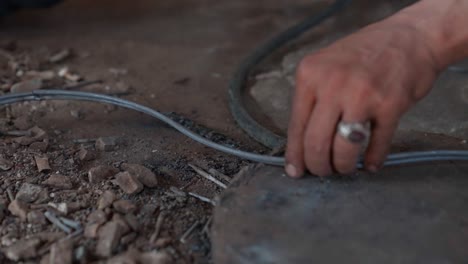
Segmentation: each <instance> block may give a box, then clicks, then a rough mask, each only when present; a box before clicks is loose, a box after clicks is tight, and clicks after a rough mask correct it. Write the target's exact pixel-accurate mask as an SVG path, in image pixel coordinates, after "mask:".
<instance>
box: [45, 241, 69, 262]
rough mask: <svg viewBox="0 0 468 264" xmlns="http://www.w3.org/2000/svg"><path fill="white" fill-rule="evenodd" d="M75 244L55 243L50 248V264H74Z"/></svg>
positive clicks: (67, 242)
mask: <svg viewBox="0 0 468 264" xmlns="http://www.w3.org/2000/svg"><path fill="white" fill-rule="evenodd" d="M72 263H73V243H72V242H71V240H66V241H60V242H57V243H54V244H53V245H52V246H51V247H50V256H49V264H72Z"/></svg>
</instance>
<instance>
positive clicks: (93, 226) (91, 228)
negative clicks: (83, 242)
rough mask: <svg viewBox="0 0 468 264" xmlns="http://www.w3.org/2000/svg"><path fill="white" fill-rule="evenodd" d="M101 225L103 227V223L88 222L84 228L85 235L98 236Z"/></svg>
mask: <svg viewBox="0 0 468 264" xmlns="http://www.w3.org/2000/svg"><path fill="white" fill-rule="evenodd" d="M100 227H101V224H99V223H88V224H86V226H85V229H84V236H85V237H87V238H96V237H97V235H98V231H99V228H100Z"/></svg>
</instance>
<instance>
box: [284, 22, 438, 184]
mask: <svg viewBox="0 0 468 264" xmlns="http://www.w3.org/2000/svg"><path fill="white" fill-rule="evenodd" d="M427 43H428V42H427V39H425V37H424V34H421V33H420V32H418V31H417V30H416V29H415V28H412V27H410V26H406V25H405V24H402V23H395V22H394V21H388V20H387V21H384V22H380V23H378V24H374V25H371V26H369V27H367V28H365V29H363V30H361V31H359V32H357V33H355V34H353V35H350V36H349V37H347V38H345V39H342V40H340V41H338V42H336V43H334V44H332V45H331V46H329V47H327V48H325V49H322V50H320V51H318V52H316V53H314V54H311V55H309V56H307V57H305V58H304V59H303V61H302V62H301V63H300V65H299V67H298V69H297V75H296V90H295V95H294V101H293V109H292V115H291V121H290V125H289V130H288V146H287V152H286V160H287V165H286V172H287V173H288V175H290V176H292V177H300V176H302V175H303V173H304V171H305V170H306V169H307V170H308V171H309V172H311V173H313V174H315V175H318V176H327V175H329V174H331V173H334V172H338V173H341V174H348V173H351V172H353V171H354V169H355V167H356V163H357V161H358V158H359V155H360V154H361V153H362V146H361V145H358V144H353V143H351V142H349V141H347V140H346V139H344V138H343V137H341V136H340V135H338V134H337V133H336V127H337V124H338V122H339V121H345V122H361V123H365V122H367V121H370V123H371V127H372V128H371V129H372V136H371V139H370V141H369V145H368V148H367V150H366V151H365V154H364V158H365V166H366V168H367V169H368V170H370V171H372V172H376V171H377V170H378V168H379V167H380V166H381V165H382V164H383V162H384V160H385V158H386V155H387V153H388V151H389V148H390V143H391V140H392V136H393V133H394V131H395V129H396V128H397V125H398V121H399V119H400V117H401V116H402V115H403V114H404V113H405V112H406V111H407V110H408V109H409V108H410V107H411V106H412V105H414V104H415V103H416V102H417V101H418V100H420V99H421V98H422V97H424V96H425V95H426V94H427V93H428V92H429V90H430V87H431V85H432V83H433V82H434V80H435V78H436V76H437V74H438V72H439V69H438V65H437V62H436V61H437V60H436V58H435V56H434V54H433V52H432V50H431V48H430V47H429V45H428V44H427Z"/></svg>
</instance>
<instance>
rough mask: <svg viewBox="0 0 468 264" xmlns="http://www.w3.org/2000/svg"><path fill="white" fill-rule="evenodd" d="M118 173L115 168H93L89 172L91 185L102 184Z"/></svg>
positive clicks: (101, 166) (102, 166)
mask: <svg viewBox="0 0 468 264" xmlns="http://www.w3.org/2000/svg"><path fill="white" fill-rule="evenodd" d="M117 173H118V170H117V169H116V168H114V167H110V166H104V165H100V166H97V167H94V168H91V169H90V170H89V171H88V180H89V182H90V183H100V182H102V181H104V180H107V179H109V178H111V177H112V176H114V175H115V174H117Z"/></svg>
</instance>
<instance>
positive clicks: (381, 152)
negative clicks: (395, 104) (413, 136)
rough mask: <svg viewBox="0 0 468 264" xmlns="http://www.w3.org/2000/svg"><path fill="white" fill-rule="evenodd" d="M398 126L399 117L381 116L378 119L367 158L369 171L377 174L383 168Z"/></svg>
mask: <svg viewBox="0 0 468 264" xmlns="http://www.w3.org/2000/svg"><path fill="white" fill-rule="evenodd" d="M397 126H398V118H397V117H392V116H390V115H386V116H385V115H381V116H380V117H379V118H377V119H376V122H375V124H374V128H373V130H372V138H371V140H370V142H369V146H368V148H367V151H366V156H365V163H366V164H365V166H366V169H367V170H369V171H371V172H374V173H375V172H377V171H378V170H379V169H380V168H381V167H382V166H383V163H384V162H385V159H386V157H387V154H388V152H389V151H390V146H391V142H392V137H393V134H394V132H395V130H396V128H397Z"/></svg>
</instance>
